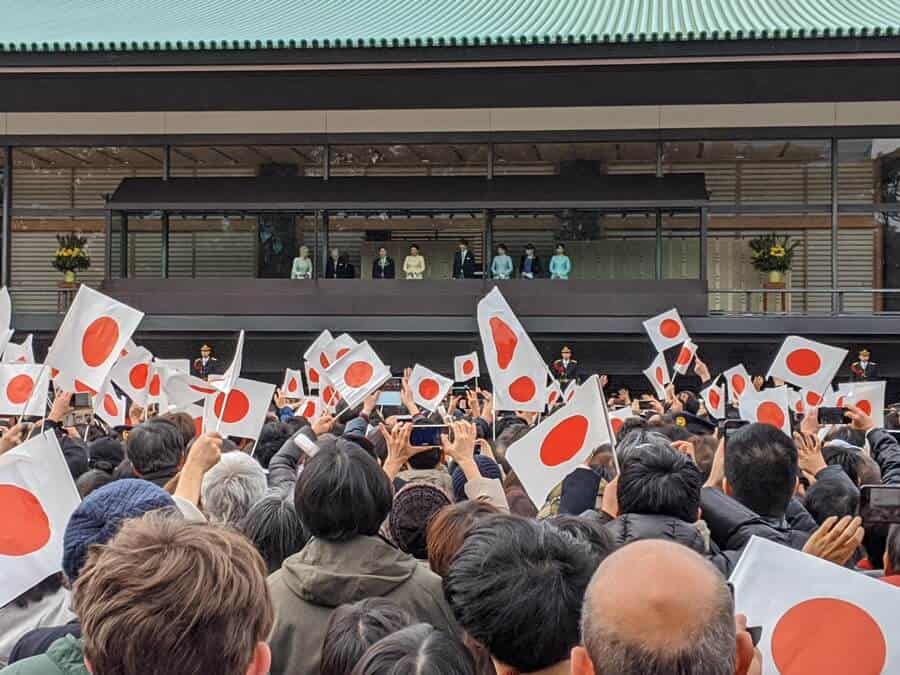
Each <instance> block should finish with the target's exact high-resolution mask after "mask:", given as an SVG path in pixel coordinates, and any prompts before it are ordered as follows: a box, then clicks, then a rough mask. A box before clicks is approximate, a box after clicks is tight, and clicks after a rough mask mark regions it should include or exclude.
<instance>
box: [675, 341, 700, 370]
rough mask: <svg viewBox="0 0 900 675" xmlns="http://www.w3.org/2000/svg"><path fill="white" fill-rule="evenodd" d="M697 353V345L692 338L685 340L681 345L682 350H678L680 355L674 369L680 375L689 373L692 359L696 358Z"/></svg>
mask: <svg viewBox="0 0 900 675" xmlns="http://www.w3.org/2000/svg"><path fill="white" fill-rule="evenodd" d="M696 355H697V345H696V344H694V342H693V341H692V340H690V339H688V340H685V342H684V344H683V345H681V350H680V351H679V352H678V357H677V358H676V359H675V365H674V367H673V370H674V371H675V372H676V373H678V374H679V375H684V374H685V373H687V371H688V368H690V366H691V361H693V360H694V357H695V356H696Z"/></svg>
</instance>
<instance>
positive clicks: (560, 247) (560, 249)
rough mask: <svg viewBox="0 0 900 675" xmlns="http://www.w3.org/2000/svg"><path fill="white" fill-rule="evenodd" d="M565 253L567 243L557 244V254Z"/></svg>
mask: <svg viewBox="0 0 900 675" xmlns="http://www.w3.org/2000/svg"><path fill="white" fill-rule="evenodd" d="M565 254H566V246H565V244H557V245H556V255H565Z"/></svg>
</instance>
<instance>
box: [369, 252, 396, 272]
mask: <svg viewBox="0 0 900 675" xmlns="http://www.w3.org/2000/svg"><path fill="white" fill-rule="evenodd" d="M394 276H395V271H394V259H393V258H392V257H391V256H389V255H388V252H387V249H386V248H385V247H384V246H380V247H379V248H378V257H377V258H375V261H374V262H373V263H372V278H373V279H393V278H394Z"/></svg>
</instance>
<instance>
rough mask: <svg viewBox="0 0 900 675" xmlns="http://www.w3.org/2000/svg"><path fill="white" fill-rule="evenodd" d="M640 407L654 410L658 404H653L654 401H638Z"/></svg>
mask: <svg viewBox="0 0 900 675" xmlns="http://www.w3.org/2000/svg"><path fill="white" fill-rule="evenodd" d="M638 408H639V409H640V410H653V409H654V408H656V406H655V405H653V401H638Z"/></svg>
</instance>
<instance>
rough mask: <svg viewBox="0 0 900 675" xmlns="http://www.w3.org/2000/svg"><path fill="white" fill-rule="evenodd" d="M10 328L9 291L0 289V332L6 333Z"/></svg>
mask: <svg viewBox="0 0 900 675" xmlns="http://www.w3.org/2000/svg"><path fill="white" fill-rule="evenodd" d="M11 326H12V299H11V298H10V297H9V290H8V289H7V288H6V286H4V287H3V288H0V331H7V330H9V329H10V327H11Z"/></svg>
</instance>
